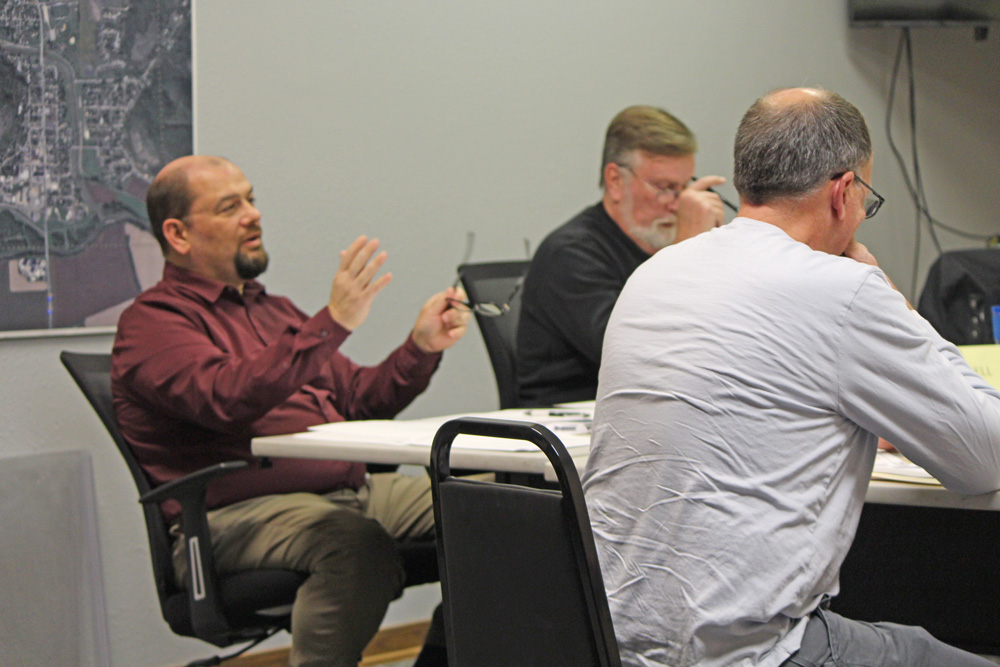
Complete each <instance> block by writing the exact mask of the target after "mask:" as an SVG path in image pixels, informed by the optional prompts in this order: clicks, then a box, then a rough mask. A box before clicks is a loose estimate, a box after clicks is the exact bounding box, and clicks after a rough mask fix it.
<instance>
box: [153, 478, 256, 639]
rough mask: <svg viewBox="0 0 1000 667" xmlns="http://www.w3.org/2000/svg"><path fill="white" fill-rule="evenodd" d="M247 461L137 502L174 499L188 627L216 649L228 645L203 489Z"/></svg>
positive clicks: (164, 488) (159, 489)
mask: <svg viewBox="0 0 1000 667" xmlns="http://www.w3.org/2000/svg"><path fill="white" fill-rule="evenodd" d="M247 465H248V464H247V462H246V461H225V462H223V463H217V464H216V465H214V466H209V467H208V468H203V469H201V470H199V471H197V472H193V473H191V474H190V475H185V476H184V477H181V478H180V479H175V480H173V481H172V482H168V483H167V484H164V485H163V486H158V487H156V488H155V489H153V490H152V491H150V492H149V493H145V494H143V495H142V496H141V497H140V498H139V502H140V503H143V504H151V503H155V504H159V503H162V502H163V501H165V500H176V501H177V502H179V503H180V505H181V530H182V532H183V533H184V540H185V545H186V547H187V563H188V574H187V584H188V586H187V590H188V602H189V604H190V608H191V625H192V626H193V628H194V630H195V634H196V635H197V636H198V637H201V638H202V639H204V640H205V641H209V642H211V643H213V644H215V645H216V646H226V645H228V644H229V643H230V641H231V640H230V638H229V633H230V627H229V622H228V621H227V620H226V618H225V615H224V614H223V612H222V602H221V598H220V595H219V590H218V585H217V583H216V577H215V558H214V557H213V555H212V546H211V545H212V538H211V534H210V532H209V529H208V517H207V514H206V509H205V490H206V488H207V487H208V484H209V482H211V481H212V480H213V479H215V478H216V477H220V476H222V475H228V474H230V473H233V472H236V471H237V470H242V469H243V468H246V467H247Z"/></svg>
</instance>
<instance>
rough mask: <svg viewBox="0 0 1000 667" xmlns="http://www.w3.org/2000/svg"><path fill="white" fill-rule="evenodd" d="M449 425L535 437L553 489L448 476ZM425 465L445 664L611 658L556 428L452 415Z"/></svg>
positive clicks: (586, 662) (466, 666)
mask: <svg viewBox="0 0 1000 667" xmlns="http://www.w3.org/2000/svg"><path fill="white" fill-rule="evenodd" d="M459 433H471V434H475V435H488V436H493V437H503V438H514V439H519V440H528V441H530V442H533V443H535V444H536V445H537V446H539V447H540V448H541V449H542V450H543V451H544V452H545V453H546V455H547V456H548V457H549V460H550V461H551V462H552V464H553V467H554V468H555V470H556V474H557V477H559V490H549V489H537V488H528V487H524V486H519V485H516V484H502V483H495V482H486V481H479V480H472V479H463V478H457V477H452V476H451V474H450V467H449V464H448V454H449V451H450V445H451V441H452V440H453V439H454V438H455V437H456V436H457V435H458V434H459ZM431 466H432V482H433V488H434V510H435V519H436V521H437V534H438V559H439V563H440V572H441V586H442V593H443V596H444V610H445V627H446V633H447V643H448V651H449V661H450V662H449V664H451V665H453V667H455V666H457V667H473V666H474V667H494V666H496V667H500V666H502V665H518V666H519V667H531V666H533V665H538V666H539V667H541V666H542V665H545V666H546V667H547V666H550V665H573V666H574V667H587V666H591V665H593V666H601V667H608V666H615V667H617V666H618V665H620V661H619V658H618V649H617V643H616V641H615V637H614V631H613V627H612V624H611V615H610V612H609V610H608V603H607V598H606V595H605V592H604V583H603V579H602V577H601V572H600V567H599V564H598V561H597V553H596V549H595V547H594V542H593V534H592V533H591V529H590V523H589V518H588V515H587V509H586V505H585V504H584V501H583V493H582V490H581V488H580V482H579V478H578V476H577V473H576V469H575V467H574V466H573V462H572V459H570V458H569V455H568V454H567V453H566V450H565V448H564V447H563V446H562V443H561V442H559V440H558V438H556V437H555V436H554V435H553V434H552V433H551V432H550V431H549V430H548V429H546V428H545V427H543V426H540V425H537V424H526V423H521V422H505V421H497V420H483V419H474V418H464V419H458V420H453V421H451V422H448V423H447V424H445V425H444V426H442V428H441V430H440V431H439V432H438V434H437V437H436V438H435V442H434V448H433V453H432V455H431Z"/></svg>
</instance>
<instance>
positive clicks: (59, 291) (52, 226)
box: [0, 0, 192, 337]
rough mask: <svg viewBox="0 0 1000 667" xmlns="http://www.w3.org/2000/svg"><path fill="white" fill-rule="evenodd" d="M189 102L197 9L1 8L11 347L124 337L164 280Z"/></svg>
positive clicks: (165, 3)
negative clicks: (167, 212)
mask: <svg viewBox="0 0 1000 667" xmlns="http://www.w3.org/2000/svg"><path fill="white" fill-rule="evenodd" d="M191 95H192V93H191V0H30V1H29V0H0V193H2V194H0V337H11V336H25V335H38V334H43V335H49V334H57V333H75V332H93V331H99V330H102V329H99V328H106V327H113V326H114V325H115V323H116V322H117V321H118V315H119V313H120V312H121V311H122V310H123V309H124V308H125V307H126V306H127V305H128V304H129V303H130V302H131V301H132V299H134V298H135V297H136V295H138V294H139V292H141V291H142V290H143V289H145V288H146V287H149V286H150V285H152V284H153V283H155V282H156V281H157V280H158V279H159V276H160V273H161V270H162V266H163V260H162V257H161V254H160V249H159V246H158V245H157V243H156V241H155V240H154V238H153V236H152V235H151V234H150V232H149V220H148V218H147V217H146V208H145V195H146V189H147V188H148V187H149V183H150V182H151V181H152V178H153V176H155V175H156V173H157V171H159V169H160V168H161V167H162V166H163V165H164V164H166V163H167V162H169V161H170V160H171V159H173V158H174V157H177V156H180V155H184V154H187V153H190V152H191V149H192V107H191ZM103 330H106V329H103Z"/></svg>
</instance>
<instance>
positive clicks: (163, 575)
mask: <svg viewBox="0 0 1000 667" xmlns="http://www.w3.org/2000/svg"><path fill="white" fill-rule="evenodd" d="M59 359H60V361H62V363H63V366H65V367H66V370H68V371H69V374H70V375H71V376H72V377H73V380H75V381H76V384H77V386H78V387H80V390H81V391H82V392H83V395H84V396H85V397H86V398H87V401H89V402H90V405H91V407H93V408H94V411H95V412H97V415H98V417H100V418H101V422H102V423H103V424H104V427H105V428H106V429H107V430H108V433H109V434H110V435H111V439H112V440H114V442H115V445H116V446H117V447H118V452H119V453H120V454H121V455H122V458H124V459H125V463H126V465H127V466H128V470H129V472H130V473H132V480H133V481H134V482H135V486H136V488H137V489H138V491H139V495H140V496H143V495H145V494H146V493H148V492H149V491H151V490H152V488H153V487H152V485H151V484H150V482H149V478H148V477H146V473H145V471H144V470H143V469H142V466H140V465H139V461H138V460H137V459H136V458H135V454H134V453H133V452H132V448H131V447H130V446H129V445H128V443H127V442H125V438H124V436H122V432H121V429H120V428H119V427H118V420H117V419H116V417H115V409H114V402H113V398H112V395H111V355H110V354H86V353H82V352H68V351H63V352H62V353H60V355H59ZM142 511H143V515H144V518H145V520H146V529H147V530H146V532H147V534H148V536H149V551H150V556H151V557H152V561H153V577H154V580H155V582H156V590H157V593H158V595H159V599H160V604H161V606H162V605H163V604H165V603H166V601H167V600H168V599H170V598H171V596H173V595H174V594H175V593H177V592H178V591H179V588H178V586H177V584H176V580H175V578H174V564H173V561H172V560H171V558H170V555H169V554H170V553H171V550H172V547H171V544H172V542H173V541H172V540H171V538H170V534H169V527H168V526H167V524H166V522H165V521H164V519H163V514H162V512H161V511H160V508H159V506H157V505H155V504H154V505H143V506H142ZM163 612H164V617H168V618H173V617H174V613H173V612H172V610H167V609H163Z"/></svg>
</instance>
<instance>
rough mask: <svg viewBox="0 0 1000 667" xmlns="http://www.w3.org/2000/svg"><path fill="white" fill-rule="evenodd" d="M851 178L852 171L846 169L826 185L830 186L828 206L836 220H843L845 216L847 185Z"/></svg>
mask: <svg viewBox="0 0 1000 667" xmlns="http://www.w3.org/2000/svg"><path fill="white" fill-rule="evenodd" d="M853 180H854V172H852V171H848V172H845V173H844V174H843V175H842V176H840V177H839V178H835V179H833V180H832V181H830V184H829V186H828V187H829V188H830V207H831V208H832V209H833V212H834V216H836V218H837V219H838V220H844V219H846V217H847V186H848V185H850V184H851V181H853Z"/></svg>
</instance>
